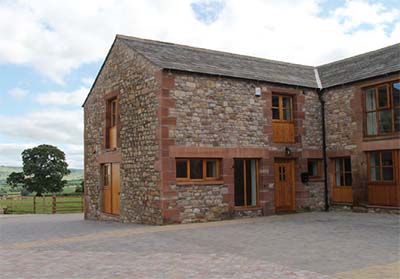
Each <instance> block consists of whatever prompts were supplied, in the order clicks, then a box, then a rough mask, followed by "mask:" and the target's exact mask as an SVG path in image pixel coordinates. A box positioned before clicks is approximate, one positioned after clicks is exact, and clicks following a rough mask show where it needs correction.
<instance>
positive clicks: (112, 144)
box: [106, 98, 119, 149]
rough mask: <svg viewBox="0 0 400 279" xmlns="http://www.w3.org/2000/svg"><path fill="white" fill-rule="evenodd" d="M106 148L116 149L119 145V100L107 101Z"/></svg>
mask: <svg viewBox="0 0 400 279" xmlns="http://www.w3.org/2000/svg"><path fill="white" fill-rule="evenodd" d="M106 113H107V120H106V148H109V149H114V148H116V147H117V145H118V140H117V139H118V128H117V125H118V118H119V112H118V103H117V98H114V99H111V100H109V101H107V110H106Z"/></svg>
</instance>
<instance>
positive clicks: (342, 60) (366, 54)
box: [316, 43, 400, 68]
mask: <svg viewBox="0 0 400 279" xmlns="http://www.w3.org/2000/svg"><path fill="white" fill-rule="evenodd" d="M396 46H398V47H399V48H400V43H397V44H393V45H388V46H385V47H382V48H378V49H375V50H371V51H368V52H364V53H360V54H356V55H353V56H349V57H346V58H343V59H339V60H335V61H332V62H329V63H326V64H321V65H319V66H316V68H320V67H324V66H329V65H332V64H336V63H340V62H345V61H347V60H352V59H354V58H360V57H363V56H368V55H371V54H372V53H377V52H381V51H384V50H387V49H390V48H394V47H396Z"/></svg>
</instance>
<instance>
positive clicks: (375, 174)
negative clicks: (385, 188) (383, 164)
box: [370, 167, 381, 181]
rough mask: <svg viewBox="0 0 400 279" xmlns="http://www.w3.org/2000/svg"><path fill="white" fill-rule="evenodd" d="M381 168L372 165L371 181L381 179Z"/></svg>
mask: <svg viewBox="0 0 400 279" xmlns="http://www.w3.org/2000/svg"><path fill="white" fill-rule="evenodd" d="M379 170H380V169H379V168H373V167H371V169H370V180H371V181H378V180H379V179H380V176H381V174H380V173H379Z"/></svg>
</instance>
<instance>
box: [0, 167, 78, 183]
mask: <svg viewBox="0 0 400 279" xmlns="http://www.w3.org/2000/svg"><path fill="white" fill-rule="evenodd" d="M69 170H70V171H71V174H69V175H68V176H66V177H65V178H64V179H66V180H68V181H71V182H72V180H75V181H76V180H81V179H83V170H82V169H69ZM21 171H22V167H10V166H0V187H1V186H3V185H6V180H7V177H8V176H9V175H10V173H12V172H21Z"/></svg>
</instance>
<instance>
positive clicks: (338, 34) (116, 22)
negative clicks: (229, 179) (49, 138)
mask: <svg viewBox="0 0 400 279" xmlns="http://www.w3.org/2000/svg"><path fill="white" fill-rule="evenodd" d="M193 2H195V3H197V4H198V3H199V2H200V1H198V0H193V1H186V0H169V1H163V0H152V1H145V0H135V1H130V0H118V1H117V0H102V1H98V0H86V1H78V0H75V1H73V0H70V1H50V0H29V1H28V0H19V1H2V2H0V63H1V62H3V63H15V64H27V65H31V66H32V67H34V68H35V69H36V70H37V71H39V72H41V73H43V74H44V75H46V76H48V77H50V78H52V79H53V80H55V81H58V82H62V81H63V77H64V76H65V75H67V74H68V73H70V72H71V71H72V70H74V69H76V68H78V67H79V66H80V65H82V64H84V63H90V62H94V61H99V60H101V59H104V58H105V55H106V53H107V50H108V49H109V47H110V45H111V42H112V40H113V38H114V36H115V34H116V33H121V34H127V35H133V36H138V37H144V38H149V39H158V40H167V41H173V42H177V43H184V44H189V45H195V46H200V47H207V48H214V49H219V50H226V51H231V52H239V53H243V54H250V55H256V56H260V57H266V58H270V59H277V60H284V61H291V62H297V63H303V64H311V65H318V64H321V63H324V62H328V61H331V60H333V59H338V58H343V56H349V55H354V54H357V53H361V52H364V51H368V50H373V49H376V48H379V47H383V46H386V45H389V44H393V43H395V42H398V41H399V40H400V32H399V31H396V30H397V29H395V31H393V32H392V33H391V34H386V33H385V32H384V29H385V27H387V26H388V24H396V23H397V24H398V22H399V18H400V17H399V9H398V8H397V9H393V8H392V9H391V10H388V9H386V7H385V4H384V2H381V3H370V2H368V1H362V0H354V1H347V2H345V4H344V6H343V7H340V8H338V9H336V10H333V11H331V13H330V16H329V17H325V18H321V17H320V16H319V12H320V11H321V5H322V3H323V1H321V0H297V1H289V0H275V1H274V0H271V1H263V0H253V1H250V2H249V1H242V0H230V1H223V4H224V5H223V9H222V10H221V11H219V10H218V12H219V14H218V15H213V20H212V22H210V21H207V18H205V20H203V22H202V21H200V20H198V19H197V18H198V17H199V14H197V15H196V14H195V12H194V11H193V10H192V7H191V4H192V3H193ZM206 3H207V1H206ZM177 15H179V16H177ZM214 19H215V20H214ZM204 21H205V22H207V24H206V23H204ZM363 23H366V24H372V25H373V26H372V27H371V28H370V29H368V30H357V27H358V26H359V25H360V24H363ZM349 30H351V31H352V33H351V32H350V31H349Z"/></svg>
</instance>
